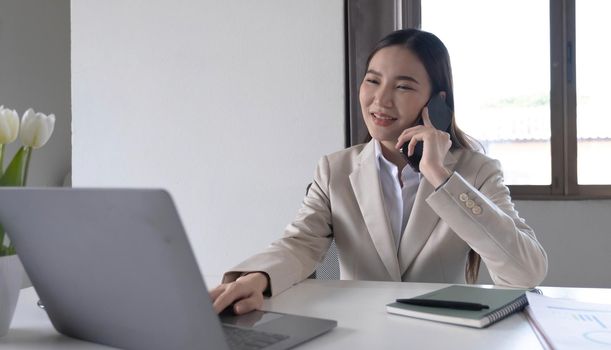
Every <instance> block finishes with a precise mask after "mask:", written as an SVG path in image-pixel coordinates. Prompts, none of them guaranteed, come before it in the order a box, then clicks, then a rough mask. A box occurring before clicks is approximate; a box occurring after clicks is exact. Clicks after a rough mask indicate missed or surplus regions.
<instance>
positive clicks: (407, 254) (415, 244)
mask: <svg viewBox="0 0 611 350" xmlns="http://www.w3.org/2000/svg"><path fill="white" fill-rule="evenodd" d="M444 165H445V166H446V167H447V168H448V169H449V170H450V171H452V170H453V169H454V166H455V165H456V158H455V157H454V155H453V154H452V153H450V152H448V154H447V156H446V158H445V159H444ZM434 190H435V189H434V188H433V185H431V184H430V183H429V182H428V181H427V180H426V179H425V178H424V177H422V179H421V180H420V186H418V192H416V199H415V201H414V206H413V207H412V212H411V214H410V216H409V220H408V221H407V225H406V226H405V231H403V235H402V236H401V243H400V244H399V266H400V271H401V275H403V274H404V273H405V271H407V269H408V267H409V266H410V265H411V263H412V262H413V261H414V259H415V258H416V256H417V255H418V253H420V251H421V250H422V247H423V246H424V244H425V243H426V241H427V240H428V239H429V236H430V235H431V233H433V230H434V229H435V226H436V225H437V222H438V221H439V216H438V215H437V213H435V211H433V209H431V207H429V205H428V204H427V203H426V199H427V198H428V196H429V195H431V193H433V191H434Z"/></svg>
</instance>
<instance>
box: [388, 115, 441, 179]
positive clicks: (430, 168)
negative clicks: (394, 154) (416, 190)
mask: <svg viewBox="0 0 611 350" xmlns="http://www.w3.org/2000/svg"><path fill="white" fill-rule="evenodd" d="M422 121H423V122H424V125H416V126H413V127H411V128H409V129H405V130H404V131H403V132H402V133H401V135H400V136H399V139H398V141H397V144H396V145H395V147H396V148H397V149H400V148H401V145H403V144H404V143H405V142H408V141H409V145H408V155H410V156H411V155H412V154H414V148H415V147H416V143H418V141H422V143H423V145H422V149H423V151H422V159H421V160H420V172H421V173H422V175H423V176H424V177H425V178H426V179H427V180H428V181H429V182H430V183H431V184H432V185H433V186H434V187H435V188H437V187H439V186H440V185H441V184H442V183H443V182H444V181H446V180H447V178H448V177H450V175H451V172H450V171H449V170H448V169H446V168H445V166H444V165H443V160H444V159H445V157H446V154H447V153H448V151H449V150H450V146H452V141H451V140H450V134H448V133H447V132H445V131H441V130H438V129H436V128H435V127H434V126H433V123H431V119H430V117H429V110H428V107H425V108H424V109H423V110H422Z"/></svg>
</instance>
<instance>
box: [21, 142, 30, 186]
mask: <svg viewBox="0 0 611 350" xmlns="http://www.w3.org/2000/svg"><path fill="white" fill-rule="evenodd" d="M24 151H25V170H24V171H23V183H22V184H21V186H25V185H26V183H27V181H28V171H29V170H30V157H31V156H32V147H27V146H26V147H25V149H24Z"/></svg>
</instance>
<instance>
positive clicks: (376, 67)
mask: <svg viewBox="0 0 611 350" xmlns="http://www.w3.org/2000/svg"><path fill="white" fill-rule="evenodd" d="M430 94H431V83H430V79H429V76H428V74H427V72H426V69H425V68H424V65H423V64H422V62H420V60H419V59H418V57H416V55H414V54H413V53H412V52H411V51H410V50H408V49H406V48H403V47H400V46H389V47H385V48H383V49H381V50H379V51H378V52H377V53H376V54H375V55H374V56H373V57H372V58H371V61H370V62H369V67H367V73H366V74H365V78H364V79H363V82H362V83H361V88H360V91H359V100H360V103H361V111H362V112H363V118H364V120H365V124H366V125H367V129H368V130H369V134H370V135H371V137H373V138H374V139H376V140H378V141H380V142H383V141H390V142H394V143H396V142H397V139H398V137H399V135H400V134H401V132H403V130H405V129H407V128H409V127H411V126H413V125H414V124H415V123H416V120H417V119H418V116H419V115H420V111H421V110H422V108H423V107H424V106H425V104H426V103H427V101H428V100H429V97H430Z"/></svg>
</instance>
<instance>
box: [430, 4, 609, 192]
mask: <svg viewBox="0 0 611 350" xmlns="http://www.w3.org/2000/svg"><path fill="white" fill-rule="evenodd" d="M601 1H604V0H601ZM421 7H422V29H423V30H426V31H430V32H432V33H434V34H435V35H437V36H438V37H439V38H440V39H441V40H442V41H443V42H444V43H445V44H446V46H447V48H448V50H449V51H450V58H451V61H452V69H453V75H454V94H455V96H454V100H455V112H456V120H457V124H458V126H459V127H460V128H461V129H462V130H464V131H465V132H466V133H467V134H469V135H471V136H473V137H474V138H476V139H477V140H479V141H480V142H481V143H482V144H483V145H484V148H485V150H486V154H487V155H488V156H490V157H492V158H496V159H499V160H500V161H501V163H502V165H503V170H504V174H505V183H506V184H510V185H550V184H551V149H550V134H551V131H550V67H549V62H550V53H549V48H550V44H549V38H550V36H549V1H541V0H537V1H532V0H514V1H503V2H500V1H488V0H465V1H455V0H422V3H421ZM599 23H605V22H599Z"/></svg>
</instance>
